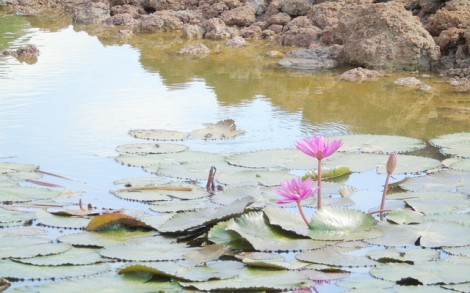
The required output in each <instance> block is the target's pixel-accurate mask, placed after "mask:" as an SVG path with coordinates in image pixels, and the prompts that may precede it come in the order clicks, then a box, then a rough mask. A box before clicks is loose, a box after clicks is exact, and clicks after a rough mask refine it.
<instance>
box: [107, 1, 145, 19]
mask: <svg viewBox="0 0 470 293" xmlns="http://www.w3.org/2000/svg"><path fill="white" fill-rule="evenodd" d="M125 13H127V14H130V15H132V17H133V18H135V19H137V18H140V15H142V14H146V13H145V10H144V9H143V8H142V7H140V6H135V5H127V4H126V5H116V6H113V7H111V10H110V14H111V16H114V15H116V14H125Z"/></svg>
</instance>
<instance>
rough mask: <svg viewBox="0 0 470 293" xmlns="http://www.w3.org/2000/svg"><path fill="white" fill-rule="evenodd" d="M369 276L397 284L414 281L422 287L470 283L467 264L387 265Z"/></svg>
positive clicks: (449, 262) (446, 262)
mask: <svg viewBox="0 0 470 293" xmlns="http://www.w3.org/2000/svg"><path fill="white" fill-rule="evenodd" d="M370 274H371V275H372V276H374V277H376V278H379V279H383V280H388V281H392V282H399V281H401V280H404V279H410V278H411V279H414V280H416V281H417V282H419V283H421V284H422V285H434V284H455V283H464V282H469V281H470V275H469V274H468V263H458V262H452V261H445V260H444V261H432V262H423V263H418V264H415V265H409V264H403V263H389V264H385V265H382V266H379V267H376V268H372V269H371V271H370Z"/></svg>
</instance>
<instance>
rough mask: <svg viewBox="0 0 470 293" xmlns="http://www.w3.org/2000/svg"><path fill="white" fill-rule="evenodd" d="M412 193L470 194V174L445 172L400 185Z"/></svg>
mask: <svg viewBox="0 0 470 293" xmlns="http://www.w3.org/2000/svg"><path fill="white" fill-rule="evenodd" d="M400 187H402V188H403V189H406V190H411V191H447V192H461V193H465V194H468V193H470V172H465V171H453V170H444V171H440V172H436V173H432V174H429V175H426V176H422V177H415V178H411V179H409V180H407V181H406V182H404V183H402V184H400Z"/></svg>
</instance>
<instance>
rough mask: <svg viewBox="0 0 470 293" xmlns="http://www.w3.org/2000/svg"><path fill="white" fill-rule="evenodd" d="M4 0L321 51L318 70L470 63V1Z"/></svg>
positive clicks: (126, 27) (128, 24)
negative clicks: (335, 67) (347, 67)
mask: <svg viewBox="0 0 470 293" xmlns="http://www.w3.org/2000/svg"><path fill="white" fill-rule="evenodd" d="M37 3H38V4H37ZM0 6H3V7H4V8H5V9H11V10H13V11H16V12H17V13H18V12H19V13H22V14H37V13H41V11H42V9H44V8H45V7H57V8H61V9H63V10H65V11H67V12H68V13H70V14H71V15H72V19H73V22H74V23H75V24H85V25H86V24H95V25H96V24H100V25H103V26H116V27H122V29H123V31H125V32H126V33H152V32H159V31H165V32H174V33H175V35H177V36H178V37H181V38H186V39H202V38H204V39H211V40H227V44H230V43H233V42H236V43H237V44H243V40H250V39H263V40H269V41H273V42H276V43H278V44H281V45H284V46H292V47H303V48H305V49H308V50H310V51H305V52H306V53H307V54H310V53H311V52H312V50H313V51H315V52H317V53H316V54H317V55H319V56H321V58H316V60H314V61H312V62H310V63H311V64H315V66H318V68H317V67H312V68H307V69H313V70H315V69H325V68H331V67H332V66H333V67H334V66H344V65H347V66H361V67H364V68H369V69H385V70H395V71H396V70H406V71H415V70H433V71H440V72H444V73H447V74H449V75H451V76H460V77H468V72H469V70H468V68H469V67H470V0H451V1H441V0H392V1H377V0H360V1H357V0H339V1H327V0H317V1H313V0H223V1H215V0H209V1H207V0H205V1H202V0H41V1H32V0H31V1H29V2H28V0H0ZM230 40H233V41H232V42H230ZM294 55H301V56H303V55H305V54H303V53H302V51H301V52H300V53H297V54H294ZM310 55H311V54H310ZM291 57H292V56H291ZM291 59H292V58H291ZM314 59H315V57H314ZM299 63H300V64H303V61H302V60H300V61H299V62H295V60H294V61H293V60H289V62H284V64H299ZM285 66H289V65H285Z"/></svg>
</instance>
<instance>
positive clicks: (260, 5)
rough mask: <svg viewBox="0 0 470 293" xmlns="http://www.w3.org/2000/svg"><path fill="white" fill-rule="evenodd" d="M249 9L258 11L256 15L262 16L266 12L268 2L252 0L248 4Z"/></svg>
mask: <svg viewBox="0 0 470 293" xmlns="http://www.w3.org/2000/svg"><path fill="white" fill-rule="evenodd" d="M246 5H248V6H249V7H251V8H253V9H254V10H255V11H256V15H262V14H263V13H264V12H266V6H267V1H266V0H251V1H248V2H247V3H246Z"/></svg>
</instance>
